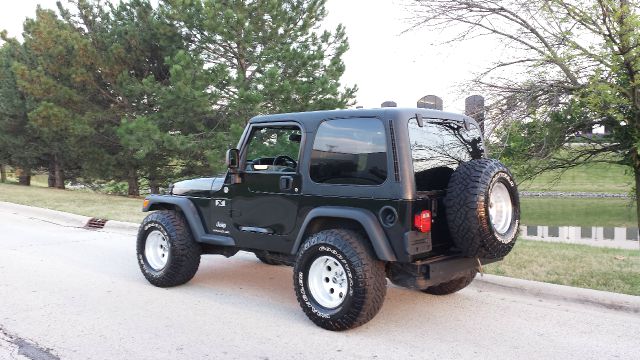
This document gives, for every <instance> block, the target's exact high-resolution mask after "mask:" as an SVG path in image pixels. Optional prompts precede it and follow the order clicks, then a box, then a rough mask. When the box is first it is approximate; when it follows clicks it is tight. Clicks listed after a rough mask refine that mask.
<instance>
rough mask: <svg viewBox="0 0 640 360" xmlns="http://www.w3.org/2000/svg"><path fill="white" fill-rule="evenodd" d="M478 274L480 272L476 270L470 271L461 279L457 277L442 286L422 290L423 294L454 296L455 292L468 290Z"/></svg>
mask: <svg viewBox="0 0 640 360" xmlns="http://www.w3.org/2000/svg"><path fill="white" fill-rule="evenodd" d="M477 273H478V271H477V270H476V269H473V270H469V271H468V272H467V273H465V274H464V275H462V276H460V277H456V278H454V279H452V280H449V281H447V282H443V283H441V284H438V285H434V286H430V287H428V288H426V289H424V290H421V291H422V292H425V293H427V294H431V295H449V294H453V293H454V292H458V291H460V290H462V289H464V288H466V287H467V286H468V285H469V284H471V282H472V281H473V279H474V278H475V277H476V274H477Z"/></svg>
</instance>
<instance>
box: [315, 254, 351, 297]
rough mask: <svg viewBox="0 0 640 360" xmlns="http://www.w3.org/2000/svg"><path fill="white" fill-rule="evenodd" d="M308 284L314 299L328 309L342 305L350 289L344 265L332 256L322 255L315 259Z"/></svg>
mask: <svg viewBox="0 0 640 360" xmlns="http://www.w3.org/2000/svg"><path fill="white" fill-rule="evenodd" d="M307 285H308V286H309V291H310V292H311V296H313V299H314V300H315V301H317V302H318V304H320V305H321V306H323V307H325V308H327V309H335V308H337V307H338V306H340V304H342V303H343V302H344V299H345V298H346V297H347V291H348V290H349V282H348V281H347V274H346V272H345V270H344V267H342V265H341V264H340V263H339V262H338V260H336V259H334V258H333V257H331V256H321V257H319V258H317V259H315V260H314V261H313V263H312V264H311V267H310V268H309V277H308V279H307Z"/></svg>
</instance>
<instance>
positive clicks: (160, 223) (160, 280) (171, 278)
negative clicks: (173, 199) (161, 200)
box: [136, 210, 202, 287]
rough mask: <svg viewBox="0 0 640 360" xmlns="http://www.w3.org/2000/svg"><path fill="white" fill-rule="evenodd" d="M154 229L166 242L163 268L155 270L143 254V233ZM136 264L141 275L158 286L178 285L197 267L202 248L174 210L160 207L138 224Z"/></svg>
mask: <svg viewBox="0 0 640 360" xmlns="http://www.w3.org/2000/svg"><path fill="white" fill-rule="evenodd" d="M154 230H157V231H160V232H161V233H162V234H163V235H164V236H165V237H166V240H167V243H168V244H169V246H168V247H169V251H168V255H167V262H166V265H165V266H164V268H162V269H160V270H155V269H154V268H153V267H151V266H150V264H149V262H148V260H147V258H146V256H145V244H146V241H147V236H148V235H149V234H150V233H151V232H153V231H154ZM136 252H137V255H138V265H139V266H140V270H141V271H142V274H143V275H144V277H145V278H146V279H147V280H148V281H149V282H150V283H151V284H153V285H155V286H158V287H171V286H177V285H182V284H184V283H186V282H188V281H189V280H191V279H192V278H193V276H194V275H195V274H196V271H198V266H200V255H201V254H202V249H201V247H200V244H198V243H197V242H196V241H195V240H194V239H193V235H191V230H190V229H189V226H188V224H187V222H186V220H185V218H184V216H183V215H182V214H180V213H178V212H175V211H170V210H163V211H156V212H153V213H151V214H150V215H149V216H147V217H146V218H145V219H144V220H143V221H142V224H141V225H140V229H139V231H138V240H137V245H136Z"/></svg>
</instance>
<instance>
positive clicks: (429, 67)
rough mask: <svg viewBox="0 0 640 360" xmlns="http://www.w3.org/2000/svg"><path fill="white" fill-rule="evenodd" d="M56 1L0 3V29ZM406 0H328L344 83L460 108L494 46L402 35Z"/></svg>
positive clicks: (376, 102) (18, 25)
mask: <svg viewBox="0 0 640 360" xmlns="http://www.w3.org/2000/svg"><path fill="white" fill-rule="evenodd" d="M6 3H9V2H8V1H7V2H6ZM55 3H56V2H55V0H20V1H11V2H10V4H11V5H9V4H3V9H2V10H3V11H2V12H1V13H0V28H2V29H6V30H7V31H8V32H9V35H10V36H18V35H19V34H20V33H21V31H22V23H23V21H24V19H25V18H26V17H33V16H34V14H35V9H36V6H37V5H38V4H40V5H41V6H42V7H46V8H55V6H56V5H55ZM404 3H406V1H401V0H376V1H371V0H349V1H345V0H328V2H327V9H328V13H329V15H328V18H327V21H326V24H325V25H326V26H327V27H330V28H333V27H335V26H336V25H337V24H339V23H342V24H343V25H344V26H345V27H346V30H347V36H348V37H349V45H350V50H349V51H348V52H347V53H346V54H345V57H344V61H345V64H346V72H345V74H344V76H343V78H342V82H343V83H344V84H347V85H353V84H357V85H358V88H359V91H358V94H357V103H358V105H362V106H364V107H379V106H380V104H381V103H382V102H383V101H385V100H394V101H396V102H397V103H398V106H401V107H415V106H416V102H417V100H418V99H419V98H421V97H422V96H424V95H430V94H435V95H439V96H440V97H442V98H443V100H444V108H445V110H448V111H454V112H462V111H464V97H465V96H467V95H471V94H473V89H461V88H460V85H461V84H462V83H464V82H465V81H467V80H469V79H471V78H472V76H473V74H474V73H477V72H479V71H480V70H482V69H483V68H485V67H486V66H487V64H488V63H489V60H490V56H497V55H496V51H497V50H496V48H495V46H489V45H484V44H483V40H482V39H476V40H474V41H472V42H468V43H462V44H456V45H455V46H453V45H441V40H442V39H441V38H442V37H443V36H445V37H446V35H447V34H444V35H443V34H439V33H437V32H435V31H430V30H426V29H419V30H415V31H410V32H408V33H404V34H402V32H403V31H404V30H406V29H407V28H409V27H410V21H408V20H407V19H408V18H409V17H410V16H411V14H410V13H409V12H408V11H407V9H406V8H405V7H404V6H403V4H404ZM449 35H450V34H449ZM485 41H486V40H485ZM461 90H462V93H460V91H461Z"/></svg>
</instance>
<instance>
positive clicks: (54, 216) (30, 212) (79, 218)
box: [0, 201, 91, 227]
mask: <svg viewBox="0 0 640 360" xmlns="http://www.w3.org/2000/svg"><path fill="white" fill-rule="evenodd" d="M0 212H8V213H12V214H19V215H22V216H26V217H29V218H32V219H38V220H41V221H46V222H50V223H54V224H58V225H62V226H70V227H83V226H85V225H86V223H87V221H89V219H91V218H90V217H88V216H83V215H76V214H70V213H66V212H62V211H57V210H51V209H44V208H39V207H34V206H27V205H18V204H14V203H8V202H4V201H0Z"/></svg>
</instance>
